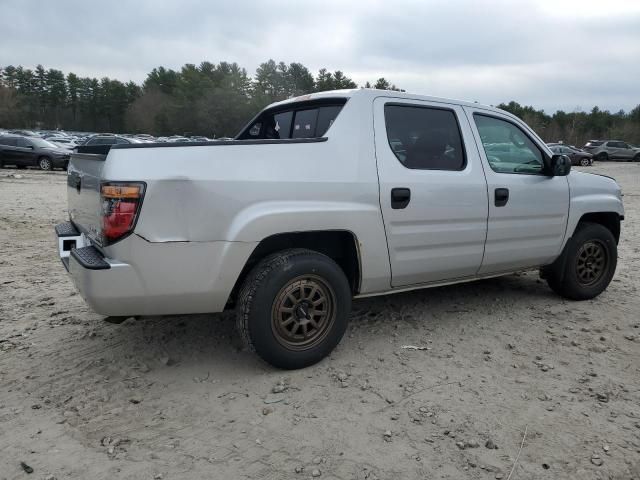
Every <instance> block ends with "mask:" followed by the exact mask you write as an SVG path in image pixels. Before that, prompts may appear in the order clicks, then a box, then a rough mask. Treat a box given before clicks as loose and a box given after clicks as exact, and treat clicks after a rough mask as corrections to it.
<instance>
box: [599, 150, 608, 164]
mask: <svg viewBox="0 0 640 480" xmlns="http://www.w3.org/2000/svg"><path fill="white" fill-rule="evenodd" d="M596 158H597V159H598V161H599V162H606V161H607V160H609V155H608V154H607V153H606V152H600V153H599V154H598V156H597V157H596Z"/></svg>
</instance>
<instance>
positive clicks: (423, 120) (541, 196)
mask: <svg viewBox="0 0 640 480" xmlns="http://www.w3.org/2000/svg"><path fill="white" fill-rule="evenodd" d="M391 141H393V142H394V143H395V144H396V146H395V147H392V145H391V144H390V142H391ZM494 144H507V146H508V148H506V147H501V148H493V149H492V148H489V147H490V146H491V145H494ZM400 151H402V152H405V153H404V155H400V154H399V153H398V152H400ZM570 170H571V162H570V161H569V159H568V158H567V157H566V156H564V155H554V154H553V153H552V152H551V151H550V150H549V148H548V147H547V146H546V145H545V144H544V142H543V141H542V140H541V139H540V137H538V136H537V135H536V134H535V133H534V132H533V131H532V130H531V129H530V128H529V127H528V126H527V125H526V124H525V123H524V122H522V121H521V120H519V119H518V118H517V117H515V116H513V115H511V114H509V113H507V112H505V111H502V110H499V109H496V108H492V107H487V106H482V105H479V104H476V103H466V102H460V101H456V100H446V99H437V98H433V97H423V96H418V95H411V94H407V93H401V92H387V91H381V90H367V89H361V90H341V91H333V92H322V93H314V94H311V95H306V96H304V97H301V98H293V99H289V100H285V101H283V102H279V103H275V104H273V105H271V106H269V107H267V108H266V109H265V110H264V111H262V112H261V113H260V114H258V115H257V116H256V117H255V118H254V119H253V120H252V121H251V122H249V124H248V125H247V126H246V127H245V128H244V129H243V130H242V131H241V132H240V133H239V134H238V135H237V136H236V139H235V140H232V141H223V142H211V143H209V144H208V145H206V146H202V145H201V144H197V143H164V144H141V145H126V144H120V145H114V146H112V147H111V148H110V150H109V152H108V153H107V154H106V155H90V154H77V155H75V154H74V155H73V157H72V160H71V164H70V165H69V173H68V182H67V185H68V186H67V189H68V202H69V204H68V212H69V221H68V222H66V223H63V224H60V225H58V226H57V227H56V232H57V235H58V237H59V241H58V249H59V255H60V258H61V259H62V261H63V264H64V265H65V266H66V267H67V269H68V271H69V273H70V275H71V277H72V278H73V281H74V282H75V285H76V286H77V288H78V290H79V291H80V293H81V294H82V296H83V297H84V299H85V300H86V302H87V303H88V304H89V305H90V306H91V308H93V309H94V310H95V311H96V312H98V313H100V314H103V315H108V316H115V317H121V318H122V317H127V316H135V315H161V314H187V313H204V312H220V311H222V310H224V309H225V308H232V307H235V309H236V315H237V316H236V318H237V325H238V328H239V330H240V333H241V335H242V337H243V338H244V340H245V341H246V343H247V345H248V346H249V347H251V348H252V349H253V350H255V351H256V352H257V353H258V355H260V356H261V357H262V358H263V359H265V360H266V361H267V362H269V363H271V364H272V365H275V366H276V367H281V368H300V367H304V366H307V365H311V364H313V363H315V362H317V361H319V360H321V359H322V358H323V357H325V356H326V355H327V354H329V352H331V350H332V349H333V348H334V347H335V346H336V345H337V344H338V342H339V341H340V339H341V338H342V336H343V334H344V332H345V330H346V327H347V322H348V319H349V311H350V308H351V300H352V297H367V296H372V295H382V294H388V293H395V292H401V291H406V290H413V289H417V288H425V287H434V286H438V285H444V284H450V283H457V282H466V281H470V280H476V279H481V278H487V277H494V276H498V275H504V274H508V273H513V272H519V271H523V270H529V269H538V268H540V269H541V273H542V276H543V278H545V279H546V280H547V282H548V284H549V286H550V287H551V288H552V289H553V290H554V291H555V292H557V293H558V294H560V295H561V296H563V297H565V298H569V299H573V300H584V299H591V298H594V297H596V296H597V295H599V294H600V293H601V292H602V291H603V290H604V289H605V288H606V287H607V286H608V285H609V282H610V281H611V279H612V278H613V275H614V273H615V269H616V262H617V243H618V239H619V237H620V223H621V220H622V219H623V218H624V209H623V205H622V193H621V190H620V187H619V186H618V184H617V183H616V182H615V180H613V179H612V178H609V177H606V176H601V175H595V174H589V173H583V172H578V171H573V172H570ZM531 287H532V288H533V284H532V285H531Z"/></svg>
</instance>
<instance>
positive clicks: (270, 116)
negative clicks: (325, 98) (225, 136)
mask: <svg viewBox="0 0 640 480" xmlns="http://www.w3.org/2000/svg"><path fill="white" fill-rule="evenodd" d="M334 101H337V102H340V104H338V105H326V103H324V104H321V105H318V103H317V102H300V103H293V104H291V107H290V109H289V110H282V109H281V108H278V109H277V110H276V111H269V110H267V111H265V112H263V113H262V115H260V116H259V117H258V118H257V119H256V121H255V122H254V123H252V124H251V125H250V126H249V127H247V128H246V129H245V130H244V131H243V132H242V133H240V134H239V135H238V137H237V139H238V140H262V139H275V140H283V139H289V138H292V139H298V138H320V137H323V136H324V135H325V134H326V133H327V130H329V128H330V127H331V125H332V124H333V122H334V120H335V119H336V117H337V116H338V114H339V113H340V110H342V107H343V105H344V103H345V102H346V100H345V99H336V100H334Z"/></svg>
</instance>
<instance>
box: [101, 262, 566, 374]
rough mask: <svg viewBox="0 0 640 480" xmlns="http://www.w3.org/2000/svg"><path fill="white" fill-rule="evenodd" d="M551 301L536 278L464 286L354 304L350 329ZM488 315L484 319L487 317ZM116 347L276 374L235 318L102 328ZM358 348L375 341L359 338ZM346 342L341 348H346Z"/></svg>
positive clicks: (163, 363)
mask: <svg viewBox="0 0 640 480" xmlns="http://www.w3.org/2000/svg"><path fill="white" fill-rule="evenodd" d="M554 299H557V300H558V302H561V300H560V298H559V297H557V296H555V294H553V293H552V292H551V291H550V290H549V288H548V287H547V286H546V283H544V282H542V281H540V280H539V279H538V278H537V274H524V275H511V276H508V277H500V278H494V279H488V280H482V281H477V282H471V283H467V284H458V285H451V286H444V287H437V288H432V289H422V290H414V291H409V292H404V293H398V294H394V295H387V296H379V297H371V298H363V299H357V300H354V303H353V309H352V315H351V318H350V328H358V326H360V325H363V324H368V323H371V322H373V321H375V323H376V324H377V325H378V326H379V327H380V328H381V329H382V330H383V331H389V332H390V331H391V329H392V328H393V327H394V324H395V323H397V322H398V321H399V320H404V321H410V322H411V323H412V324H413V326H414V327H415V328H421V327H424V328H431V327H433V328H436V327H443V328H445V329H446V328H447V327H446V325H447V323H448V322H449V321H450V320H453V319H455V318H456V317H457V316H459V314H461V313H472V314H473V312H474V311H476V310H480V309H482V310H483V312H484V313H483V317H486V318H485V319H484V321H485V322H491V319H492V315H491V314H490V313H491V309H492V305H493V304H495V306H496V308H497V309H504V306H505V305H509V306H510V308H512V309H514V310H517V309H522V310H526V309H527V308H528V307H529V306H530V305H531V304H532V303H539V302H540V301H542V302H545V303H550V302H553V300H554ZM487 313H489V314H488V315H487ZM101 330H102V331H104V332H105V334H107V335H108V336H109V337H110V338H111V339H112V341H114V342H116V343H118V348H119V349H120V350H121V355H122V356H124V357H127V358H135V359H136V361H137V362H139V363H142V364H148V365H155V366H158V367H162V368H164V367H167V366H169V367H186V366H189V365H191V366H198V368H205V367H212V368H214V369H215V370H216V371H218V372H221V371H224V370H225V368H226V367H228V368H226V369H227V370H229V371H232V372H234V375H235V376H238V377H242V376H245V375H251V374H256V373H261V372H270V371H276V370H275V369H273V368H272V367H270V366H268V365H266V364H265V363H263V362H262V361H260V360H259V359H258V358H257V356H256V355H254V354H253V353H251V352H249V351H247V350H246V349H245V348H244V346H243V344H242V342H241V339H240V338H239V336H238V334H237V332H236V329H235V315H234V312H224V313H221V314H213V315H183V316H171V317H144V318H142V319H140V320H137V321H136V320H133V319H131V320H127V321H126V322H125V323H123V324H122V325H115V326H114V325H105V326H103V327H102V328H101ZM363 335H364V338H361V341H362V342H363V343H366V342H368V341H371V342H373V341H375V340H376V339H378V337H379V336H380V335H377V334H374V333H367V332H364V333H363ZM348 342H349V340H348V338H346V337H345V339H343V342H342V345H343V347H342V348H348V347H346V345H348Z"/></svg>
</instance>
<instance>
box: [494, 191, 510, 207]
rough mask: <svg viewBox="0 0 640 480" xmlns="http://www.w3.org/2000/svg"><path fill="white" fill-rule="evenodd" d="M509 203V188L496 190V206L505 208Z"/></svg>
mask: <svg viewBox="0 0 640 480" xmlns="http://www.w3.org/2000/svg"><path fill="white" fill-rule="evenodd" d="M508 201H509V189H508V188H496V191H495V206H496V207H504V206H505V205H506V204H507V202H508Z"/></svg>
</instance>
